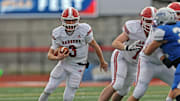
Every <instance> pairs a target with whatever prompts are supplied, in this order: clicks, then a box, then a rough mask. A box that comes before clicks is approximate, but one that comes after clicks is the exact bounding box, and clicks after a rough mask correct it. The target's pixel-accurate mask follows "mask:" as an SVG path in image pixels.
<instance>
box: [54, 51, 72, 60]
mask: <svg viewBox="0 0 180 101" xmlns="http://www.w3.org/2000/svg"><path fill="white" fill-rule="evenodd" d="M68 56H69V52H68V53H66V54H65V53H59V54H58V55H57V57H56V59H57V60H63V59H64V58H66V57H68Z"/></svg>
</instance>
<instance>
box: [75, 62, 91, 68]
mask: <svg viewBox="0 0 180 101" xmlns="http://www.w3.org/2000/svg"><path fill="white" fill-rule="evenodd" d="M77 64H78V65H81V66H86V68H88V67H89V62H87V63H81V62H78V63H77Z"/></svg>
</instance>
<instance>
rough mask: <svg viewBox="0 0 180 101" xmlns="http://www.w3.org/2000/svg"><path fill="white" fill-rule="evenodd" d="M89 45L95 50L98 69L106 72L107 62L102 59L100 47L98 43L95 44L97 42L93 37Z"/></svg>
mask: <svg viewBox="0 0 180 101" xmlns="http://www.w3.org/2000/svg"><path fill="white" fill-rule="evenodd" d="M89 45H90V46H92V47H93V48H94V50H95V51H96V54H97V56H98V58H99V61H100V70H102V69H103V70H104V71H105V72H106V71H107V69H108V64H107V62H106V61H105V60H104V57H103V54H102V50H101V48H100V47H99V45H98V44H97V42H96V41H95V40H94V39H93V40H92V41H91V42H90V43H89Z"/></svg>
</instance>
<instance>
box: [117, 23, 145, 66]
mask: <svg viewBox="0 0 180 101" xmlns="http://www.w3.org/2000/svg"><path fill="white" fill-rule="evenodd" d="M123 31H124V32H126V33H127V35H128V37H129V40H128V41H126V42H124V44H125V45H130V44H132V43H133V42H135V41H137V40H141V42H142V44H144V41H145V40H146V34H145V33H144V30H143V28H142V25H141V21H140V20H129V21H127V22H126V23H125V25H124V27H123ZM119 51H120V50H119ZM140 51H141V50H134V51H120V52H122V53H123V56H124V58H125V59H126V60H127V61H129V62H131V63H137V61H138V57H139V53H140Z"/></svg>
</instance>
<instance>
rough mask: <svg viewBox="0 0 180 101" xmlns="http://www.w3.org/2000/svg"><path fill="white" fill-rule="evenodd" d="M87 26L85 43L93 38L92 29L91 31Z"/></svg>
mask: <svg viewBox="0 0 180 101" xmlns="http://www.w3.org/2000/svg"><path fill="white" fill-rule="evenodd" d="M88 27H89V28H88V32H87V34H86V39H85V40H86V43H90V42H91V41H92V40H93V39H94V37H93V31H92V29H91V27H90V26H88Z"/></svg>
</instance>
